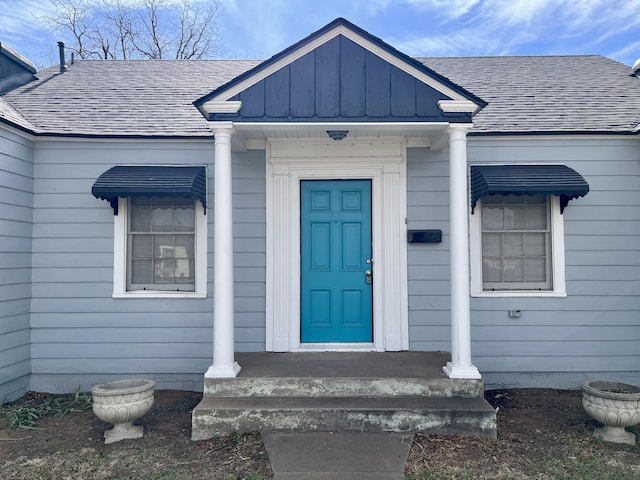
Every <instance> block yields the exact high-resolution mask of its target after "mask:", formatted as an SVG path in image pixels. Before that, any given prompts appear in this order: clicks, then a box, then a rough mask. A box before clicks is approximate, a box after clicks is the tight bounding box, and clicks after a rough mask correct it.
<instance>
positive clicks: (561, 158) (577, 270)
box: [407, 137, 640, 388]
mask: <svg viewBox="0 0 640 480" xmlns="http://www.w3.org/2000/svg"><path fill="white" fill-rule="evenodd" d="M447 156H448V152H447V151H445V152H442V153H435V152H429V151H428V150H423V149H415V150H410V151H409V156H408V188H409V191H408V196H407V199H408V207H409V225H408V227H409V228H411V229H420V228H441V229H442V230H443V242H442V243H441V244H433V245H409V279H410V280H409V310H410V311H409V318H410V341H411V344H410V345H411V348H412V349H415V350H432V349H443V350H449V349H450V340H449V338H450V330H449V325H450V319H449V281H448V280H449V271H448V262H449V259H448V256H449V251H448V250H449V236H448V228H449V226H448V221H447V219H448V193H447V192H441V191H442V190H443V188H446V186H447V185H448V163H447V160H448V158H447ZM468 159H469V162H471V163H483V162H487V163H497V162H508V163H517V162H529V163H544V162H550V163H564V164H566V165H568V166H570V167H572V168H574V169H575V170H577V171H578V172H580V173H581V174H582V175H583V176H584V177H585V178H586V180H587V181H588V182H589V185H590V192H589V194H588V195H587V196H586V197H584V198H580V199H577V200H574V201H572V202H570V203H569V206H568V207H567V209H566V210H565V212H564V226H565V255H566V269H565V274H566V280H567V283H566V287H567V293H568V296H567V298H473V299H472V301H471V308H472V313H471V323H472V358H473V362H474V363H475V365H476V366H477V367H478V368H479V369H480V371H481V372H482V373H483V375H484V377H485V381H486V382H487V384H488V385H495V386H498V385H500V386H514V385H515V386H518V385H519V386H555V387H562V388H567V387H572V388H575V387H577V386H578V385H579V384H580V382H581V381H583V380H585V379H586V378H611V379H620V380H623V381H635V383H638V382H640V323H638V315H640V208H639V207H640V194H639V193H640V142H639V141H638V140H637V139H622V138H618V139H615V138H612V137H609V138H602V139H597V138H593V137H592V138H589V139H575V140H567V139H542V138H540V139H537V138H530V139H526V140H522V139H511V140H506V141H496V140H491V139H487V140H477V139H473V140H470V141H469V150H468ZM423 202H425V203H423ZM509 310H520V311H521V317H520V318H516V319H512V318H510V317H509V315H508V312H509ZM541 372H542V373H543V374H540V373H541ZM567 372H569V373H567Z"/></svg>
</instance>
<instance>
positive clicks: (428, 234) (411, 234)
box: [407, 230, 442, 243]
mask: <svg viewBox="0 0 640 480" xmlns="http://www.w3.org/2000/svg"><path fill="white" fill-rule="evenodd" d="M407 240H408V241H409V243H442V230H409V231H408V232H407Z"/></svg>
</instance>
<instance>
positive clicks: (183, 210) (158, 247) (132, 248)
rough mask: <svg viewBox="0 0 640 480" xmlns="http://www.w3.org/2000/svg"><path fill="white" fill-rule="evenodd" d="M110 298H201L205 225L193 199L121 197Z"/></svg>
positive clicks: (199, 208) (205, 235)
mask: <svg viewBox="0 0 640 480" xmlns="http://www.w3.org/2000/svg"><path fill="white" fill-rule="evenodd" d="M119 202H120V207H119V211H120V213H119V215H117V216H114V220H115V232H114V234H115V255H114V259H115V265H114V297H127V298H131V297H149V296H159V297H199V298H203V297H205V296H206V272H207V270H206V238H207V233H206V229H207V221H206V216H205V215H204V208H203V207H202V204H201V203H200V202H199V201H197V200H195V199H193V198H168V197H136V196H133V197H129V198H126V199H124V198H120V199H119Z"/></svg>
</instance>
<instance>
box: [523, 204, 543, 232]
mask: <svg viewBox="0 0 640 480" xmlns="http://www.w3.org/2000/svg"><path fill="white" fill-rule="evenodd" d="M546 228H547V207H546V205H527V229H528V230H545V229H546Z"/></svg>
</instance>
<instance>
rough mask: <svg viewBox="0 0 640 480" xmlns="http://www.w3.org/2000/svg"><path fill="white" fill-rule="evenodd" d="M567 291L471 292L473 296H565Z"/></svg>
mask: <svg viewBox="0 0 640 480" xmlns="http://www.w3.org/2000/svg"><path fill="white" fill-rule="evenodd" d="M566 296H567V292H551V291H545V292H541V291H525V290H522V291H510V292H506V291H499V292H498V291H496V292H471V297H473V298H516V297H520V298H527V297H529V298H536V297H540V298H565V297H566Z"/></svg>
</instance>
